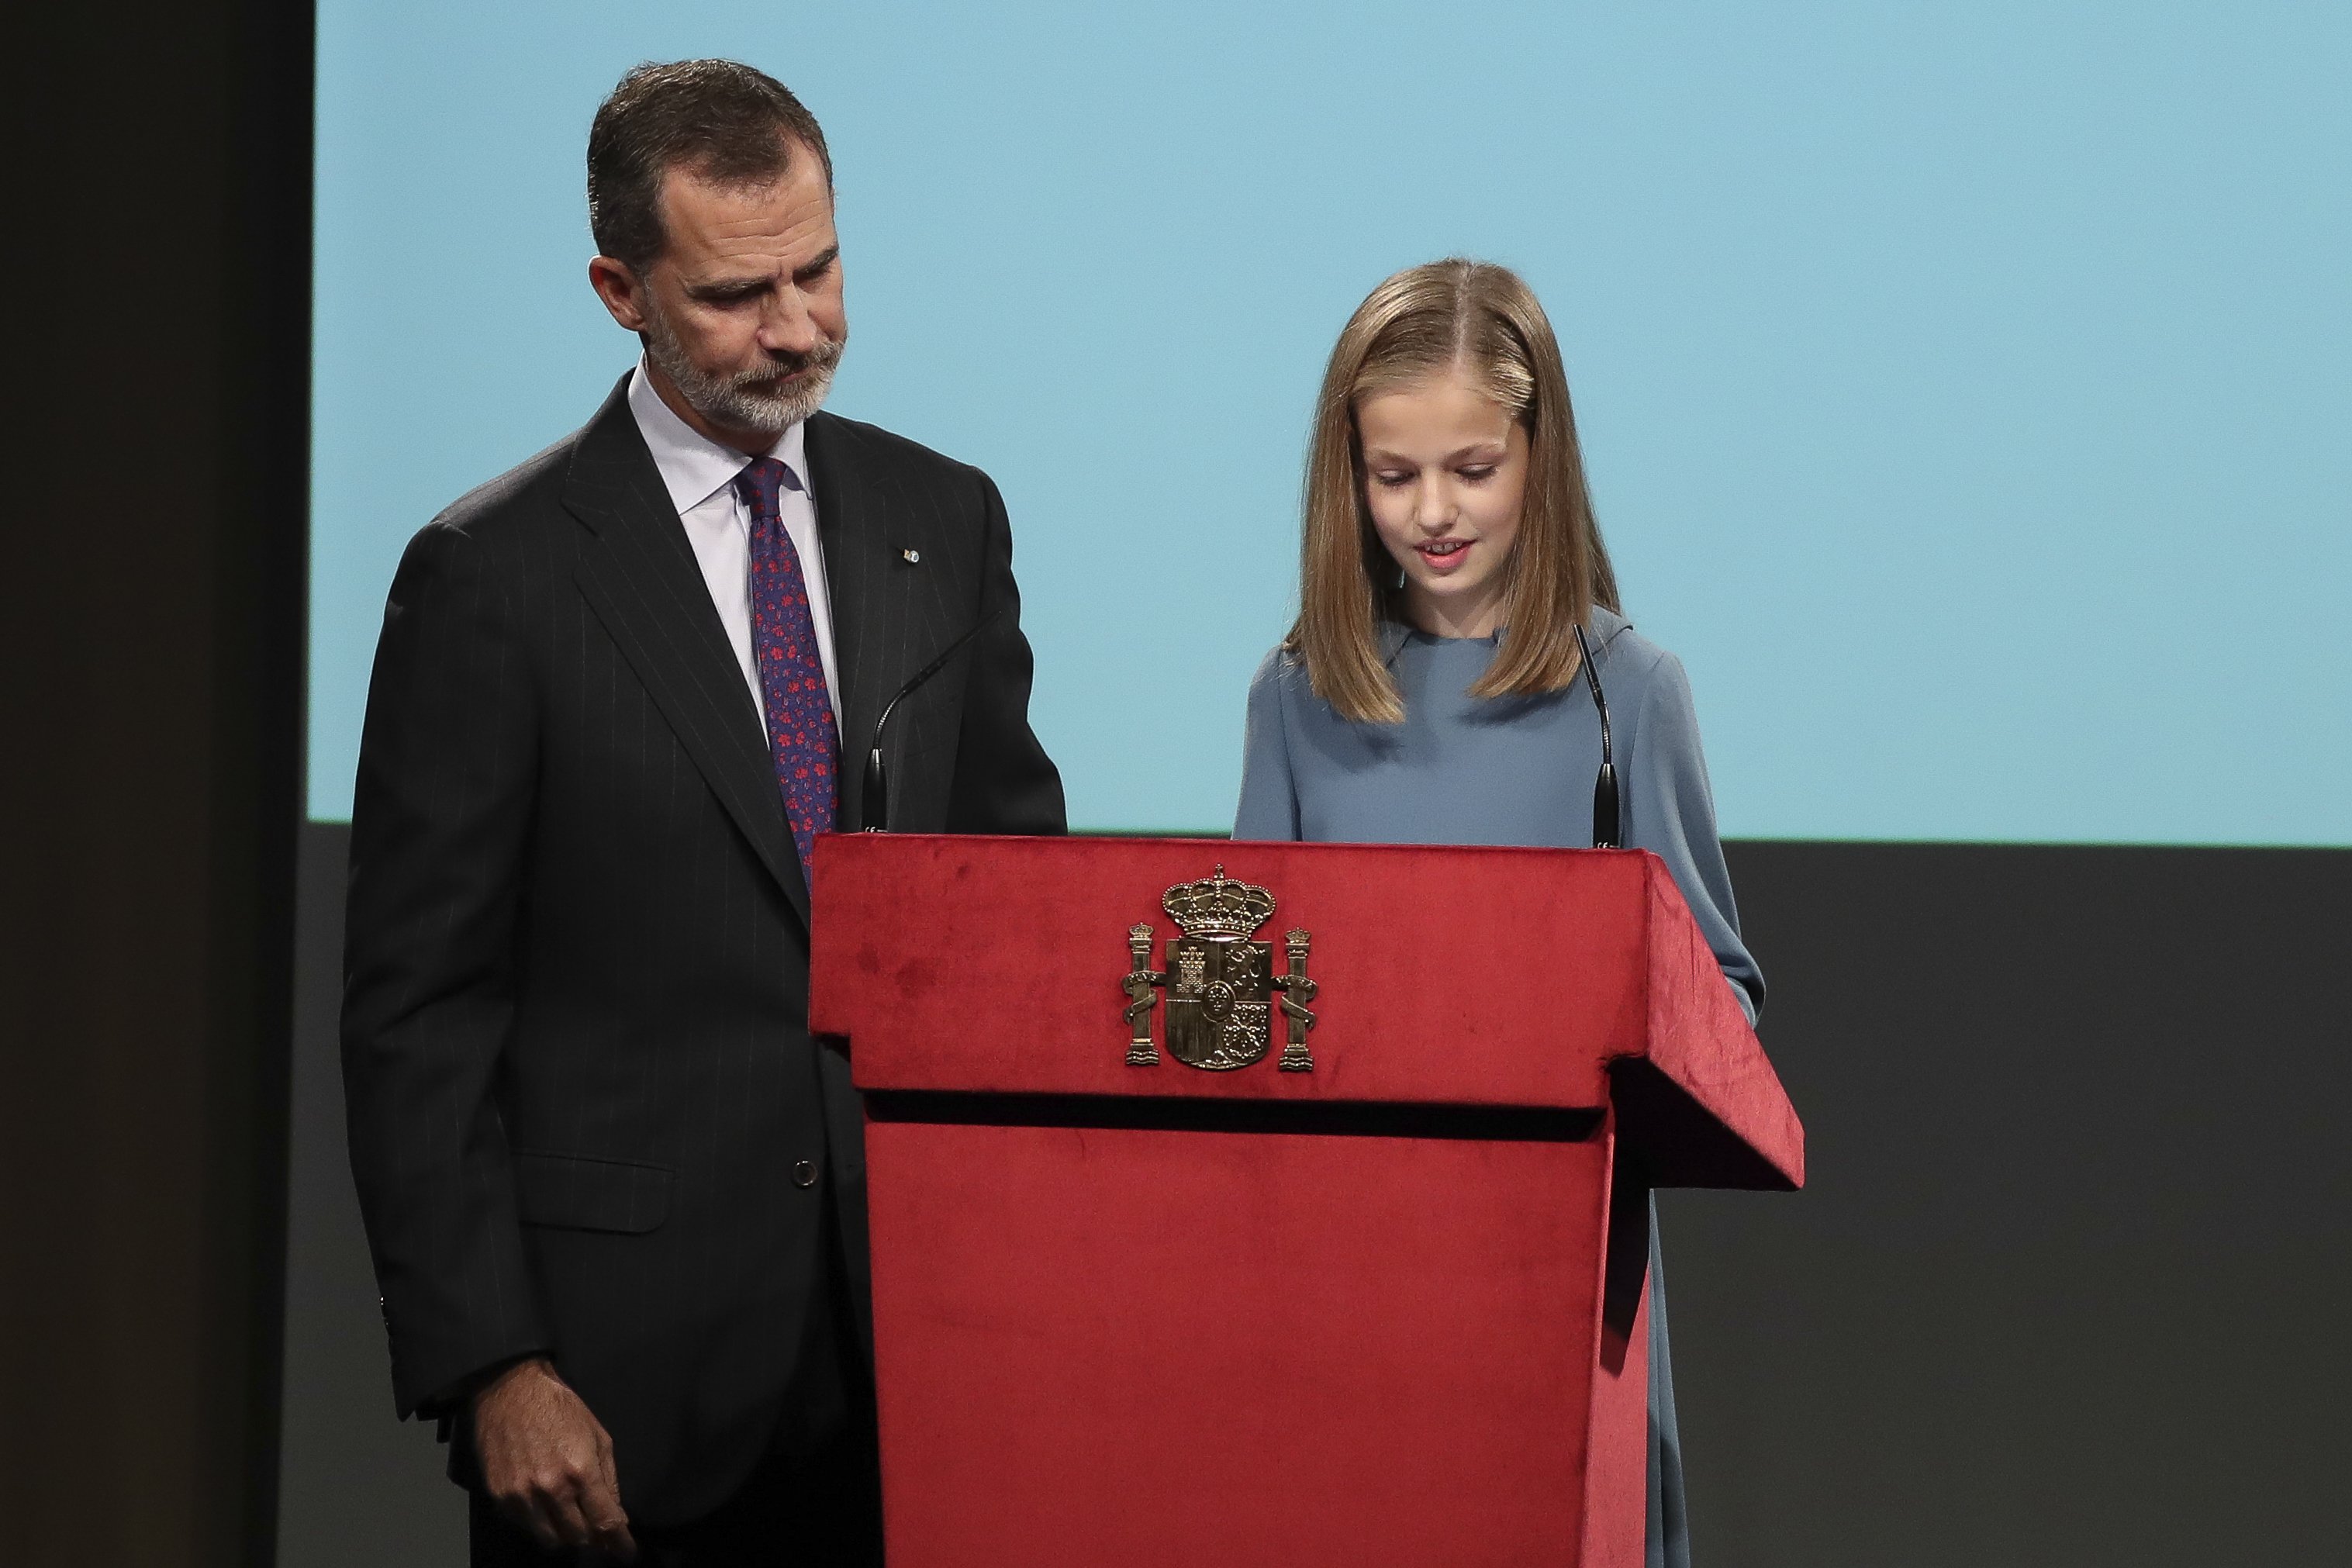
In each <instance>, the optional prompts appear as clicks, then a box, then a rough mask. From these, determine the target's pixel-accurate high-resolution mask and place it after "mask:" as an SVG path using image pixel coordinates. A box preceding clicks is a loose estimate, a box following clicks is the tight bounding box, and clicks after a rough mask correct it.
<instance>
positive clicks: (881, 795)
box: [857, 605, 1003, 833]
mask: <svg viewBox="0 0 2352 1568" xmlns="http://www.w3.org/2000/svg"><path fill="white" fill-rule="evenodd" d="M1002 609H1003V605H998V606H997V608H996V609H994V610H991V611H989V612H988V614H986V615H984V616H981V617H980V619H979V620H977V621H974V622H973V623H972V625H971V629H970V630H968V631H966V632H965V633H964V634H963V636H961V637H958V638H956V640H955V641H953V642H951V643H950V644H948V646H947V647H946V648H945V649H944V650H942V651H941V653H940V656H939V658H935V659H933V660H931V662H930V663H929V664H927V665H925V666H923V668H920V669H919V670H917V671H915V673H914V674H913V675H911V676H909V677H908V679H907V684H906V685H904V686H901V687H900V688H898V691H897V693H896V694H895V695H893V696H892V697H891V699H890V700H889V701H887V702H885V703H884V704H883V705H882V717H880V718H879V719H877V720H876V721H874V743H873V745H872V746H871V747H870V748H868V749H867V751H866V777H865V779H864V781H863V782H862V783H861V784H860V785H859V786H858V792H857V800H858V805H859V806H860V807H861V810H860V812H859V815H860V816H863V817H864V818H865V820H866V832H868V833H887V832H888V831H889V824H890V770H889V767H888V765H887V764H886V763H884V762H883V760H882V731H884V729H885V728H886V727H887V726H888V724H889V722H890V715H891V714H893V713H896V712H897V711H898V704H899V703H901V702H903V701H905V700H907V699H908V697H910V696H912V695H913V694H914V691H915V689H916V688H917V687H919V686H920V685H922V684H923V682H925V681H927V680H929V679H930V678H931V677H933V676H934V675H937V674H938V673H939V672H940V670H942V669H945V668H947V666H948V660H950V659H951V658H954V657H955V656H956V655H958V654H960V653H961V652H962V651H963V650H964V647H965V645H966V644H968V643H970V642H971V639H972V638H974V637H978V636H979V635H980V634H981V633H982V632H983V631H986V630H987V629H988V628H989V626H992V624H994V622H995V620H996V617H997V614H998V612H999V611H1001V610H1002Z"/></svg>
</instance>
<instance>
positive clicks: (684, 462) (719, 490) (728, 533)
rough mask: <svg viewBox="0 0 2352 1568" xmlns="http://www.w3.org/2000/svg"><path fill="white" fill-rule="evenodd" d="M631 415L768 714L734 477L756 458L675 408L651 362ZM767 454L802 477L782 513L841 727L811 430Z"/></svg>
mask: <svg viewBox="0 0 2352 1568" xmlns="http://www.w3.org/2000/svg"><path fill="white" fill-rule="evenodd" d="M629 412H630V413H631V414H634V415H635V416H636V420H637V429H638V432H639V433H640V434H642V435H643V436H644V437H645V438H646V446H647V447H651V448H652V449H653V454H654V467H655V468H658V469H660V470H661V477H662V483H663V484H664V485H665V486H666V487H667V488H668V490H669V500H670V504H671V505H672V506H674V507H676V508H677V520H678V521H679V522H680V523H682V524H683V525H685V528H686V541H687V542H688V544H690V545H692V546H693V547H694V559H695V561H696V562H697V563H699V564H700V566H701V567H702V581H703V583H704V584H705V585H706V586H708V587H709V590H710V602H711V604H712V605H715V606H717V608H718V610H719V625H720V626H723V627H725V628H726V631H727V642H728V646H729V647H732V648H733V649H734V650H735V662H736V663H737V664H738V665H740V667H741V668H742V670H743V683H744V684H745V685H747V686H749V687H750V688H751V701H752V703H753V705H754V706H756V707H757V708H758V709H759V710H760V711H761V713H762V714H765V713H766V712H767V709H768V705H767V703H766V701H765V700H762V698H761V695H760V661H759V657H758V656H757V655H756V654H754V653H753V652H752V651H751V508H750V507H748V506H746V505H744V504H743V498H742V497H741V496H740V494H738V493H737V491H736V489H735V476H736V475H738V474H740V473H741V472H742V471H743V470H744V469H745V468H750V467H751V458H747V457H745V456H744V455H743V454H742V453H740V452H739V451H737V450H735V448H734V447H722V446H720V445H719V443H718V442H716V441H713V440H712V439H710V437H708V436H705V435H703V434H702V432H700V431H699V430H697V429H696V428H695V427H694V426H691V425H688V423H687V422H686V421H685V420H683V419H680V418H679V417H678V416H677V414H675V413H673V412H672V411H671V409H670V406H669V405H668V404H667V403H664V402H663V401H662V400H661V394H659V393H657V392H656V391H655V390H654V386H653V383H652V382H651V381H650V380H648V379H646V364H645V361H644V360H642V359H640V360H639V361H638V362H637V368H636V373H635V374H633V375H632V376H630V377H629ZM768 456H770V457H772V458H777V459H778V460H780V461H781V462H782V464H783V465H784V467H786V468H790V469H791V470H792V471H793V478H794V479H798V480H799V481H800V485H799V487H798V488H797V489H795V488H794V487H793V486H792V485H789V484H788V485H785V486H784V487H783V488H782V490H781V491H780V492H779V494H778V496H777V498H776V499H777V500H778V502H779V503H780V504H781V506H782V511H783V521H784V533H785V535H786V536H787V537H789V538H790V539H791V540H792V542H793V549H794V550H795V551H798V552H800V558H801V575H802V576H803V578H805V579H806V580H807V583H808V597H809V619H810V620H811V621H812V622H813V623H814V625H815V628H816V652H817V658H820V659H822V660H823V661H824V690H825V696H826V697H827V698H828V699H829V700H831V701H832V703H833V718H834V725H835V728H836V729H838V728H839V727H840V723H841V676H840V674H839V673H838V672H837V671H836V670H835V668H834V660H833V596H832V595H830V594H829V593H827V592H826V590H825V582H824V545H823V544H822V543H821V542H819V541H818V539H817V536H816V501H815V500H814V497H813V496H812V495H811V493H810V489H809V470H808V431H807V426H805V425H804V424H796V425H794V426H793V427H792V428H791V429H789V430H786V431H785V432H784V433H783V434H782V436H779V437H776V444H775V445H774V446H773V447H770V448H768Z"/></svg>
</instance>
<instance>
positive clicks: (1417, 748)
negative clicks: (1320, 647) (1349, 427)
mask: <svg viewBox="0 0 2352 1568" xmlns="http://www.w3.org/2000/svg"><path fill="white" fill-rule="evenodd" d="M1591 632H1592V642H1593V655H1592V662H1593V669H1594V672H1595V673H1596V674H1598V675H1599V676H1600V678H1601V690H1602V692H1603V693H1604V694H1605V695H1606V696H1607V698H1608V700H1609V719H1610V728H1611V731H1612V742H1613V752H1614V756H1615V761H1616V764H1617V776H1618V780H1619V790H1620V793H1621V795H1622V803H1623V804H1622V813H1621V817H1622V820H1621V823H1620V829H1621V837H1622V841H1623V843H1624V844H1625V845H1626V846H1627V847H1629V848H1637V849H1648V850H1651V851H1654V853H1655V854H1656V855H1657V856H1658V858H1660V859H1662V860H1664V862H1665V863H1666V869H1667V870H1668V871H1669V872H1670V873H1672V875H1673V877H1674V879H1675V885H1676V886H1677V887H1679V888H1680V889H1682V894H1683V898H1684V900H1685V901H1686V902H1687V903H1688V904H1689V905H1690V909H1691V913H1692V914H1693V915H1694V916H1696V918H1697V921H1698V924H1699V929H1700V930H1701V931H1703V932H1705V933H1706V940H1707V943H1708V945H1709V946H1710V947H1712V948H1713V949H1714V950H1715V956H1716V961H1717V963H1720V964H1721V965H1722V966H1723V974H1724V978H1725V980H1726V981H1727V982H1728V983H1729V984H1730V985H1731V988H1732V992H1733V994H1734V995H1736V996H1737V997H1738V1001H1739V1005H1740V1006H1741V1007H1742V1008H1743V1009H1744V1010H1745V1011H1746V1012H1747V1014H1748V1018H1749V1020H1750V1021H1753V1020H1754V1019H1755V1017H1756V1016H1757V1013H1758V1011H1759V1009H1760V1008H1761V1007H1762V1006H1763V1004H1764V977H1763V975H1762V973H1760V972H1759V970H1758V969H1757V967H1756V961H1755V959H1754V958H1753V957H1751V956H1750V955H1749V954H1748V949H1747V947H1746V945H1745V944H1743V943H1742V942H1740V940H1739V914H1738V909H1737V908H1736V907H1735V906H1734V904H1733V902H1732V897H1731V875H1730V872H1729V871H1728V869H1727V868H1726V867H1725V865H1724V861H1723V846H1722V844H1721V842H1720V841H1719V840H1718V839H1717V837H1716V830H1715V800H1714V796H1713V795H1712V793H1711V792H1710V791H1709V790H1708V788H1707V782H1706V759H1705V757H1704V756H1703V755H1702V754H1701V753H1700V751H1699V742H1698V720H1697V716H1696V713H1695V712H1694V711H1693V710H1692V708H1691V696H1690V683H1689V681H1688V680H1687V679H1685V676H1684V674H1683V668H1682V665H1681V663H1680V662H1679V661H1678V660H1676V659H1675V657H1674V655H1672V654H1670V653H1668V652H1666V651H1665V650H1664V648H1661V647H1658V646H1657V645H1656V644H1654V643H1653V642H1651V641H1649V640H1648V639H1647V638H1645V637H1642V636H1640V635H1639V634H1638V633H1636V632H1635V631H1634V630H1633V626H1632V625H1631V624H1630V623H1629V622H1627V621H1626V620H1625V619H1624V617H1622V616H1618V615H1616V614H1614V613H1613V612H1612V611H1609V610H1606V609H1602V608H1601V607H1600V606H1598V605H1595V606H1594V607H1593V611H1592V626H1591ZM1500 640H1501V639H1500V637H1499V635H1498V636H1496V637H1431V636H1429V635H1427V634H1425V633H1423V632H1418V631H1412V630H1410V629H1408V628H1406V627H1405V626H1400V625H1397V624H1394V623H1391V624H1390V625H1389V626H1387V627H1386V628H1385V634H1384V637H1383V642H1382V653H1383V654H1384V656H1385V657H1386V658H1387V659H1388V667H1389V672H1390V674H1391V676H1393V677H1394V678H1395V679H1396V683H1397V689H1398V691H1399V692H1400V693H1401V694H1402V697H1403V698H1404V710H1405V717H1404V721H1403V722H1402V723H1401V724H1357V723H1352V722H1350V721H1348V720H1345V719H1342V718H1340V717H1339V714H1338V713H1336V712H1334V711H1333V710H1332V709H1331V707H1330V705H1329V704H1328V703H1326V702H1324V701H1323V700H1321V699H1320V698H1318V697H1317V696H1316V695H1315V693H1314V692H1313V690H1312V689H1310V688H1309V687H1308V685H1307V671H1306V668H1305V667H1304V666H1303V665H1301V664H1300V663H1299V662H1298V661H1297V659H1295V658H1292V657H1291V656H1289V655H1288V654H1286V653H1284V652H1283V651H1282V650H1281V649H1279V648H1277V649H1276V650H1275V651H1274V652H1273V653H1271V654H1269V655H1267V656H1266V659H1265V663H1264V664H1263V665H1261V666H1259V668H1258V672H1257V674H1256V676H1255V678H1254V679H1252V680H1251V682H1250V693H1249V725H1248V731H1247V735H1246V738H1245V741H1244V750H1243V760H1242V796H1241V805H1240V807H1239V808H1238V809H1237V810H1236V811H1235V813H1234V837H1235V838H1256V839H1286V838H1305V839H1317V840H1323V841H1329V842H1339V843H1356V844H1367V843H1369V844H1527V845H1539V846H1552V847H1565V848H1580V847H1585V846H1587V845H1590V844H1591V842H1592V780H1593V775H1594V774H1595V773H1597V772H1598V771H1599V769H1600V766H1601V720H1600V716H1599V714H1598V713H1597V712H1596V711H1595V710H1594V709H1593V706H1592V696H1591V692H1590V691H1589V690H1587V689H1586V688H1585V686H1584V683H1583V682H1582V680H1579V681H1577V683H1576V684H1574V685H1572V686H1570V687H1569V688H1567V689H1563V690H1560V691H1555V692H1549V693H1547V694H1545V695H1543V696H1540V697H1504V698H1492V699H1486V698H1474V697H1472V696H1470V695H1469V688H1470V687H1471V685H1472V684H1473V683H1475V681H1476V680H1477V679H1478V678H1479V677H1480V676H1481V675H1483V674H1485V673H1486V667H1487V665H1488V664H1489V663H1490V662H1491V661H1492V660H1493V658H1494V657H1495V650H1496V647H1497V646H1498V644H1499V643H1500ZM1650 1268H1651V1274H1650V1388H1649V1397H1650V1464H1649V1471H1650V1502H1649V1552H1648V1557H1649V1564H1650V1568H1689V1563H1690V1539H1689V1529H1688V1521H1687V1518H1686V1516H1685V1512H1684V1507H1683V1472H1682V1444H1681V1438H1680V1434H1679V1433H1678V1431H1677V1429H1676V1426H1675V1384H1674V1369H1673V1366H1672V1364H1671V1363H1670V1361H1669V1359H1668V1352H1667V1336H1666V1282H1665V1274H1664V1265H1663V1262H1662V1259H1661V1257H1660V1254H1659V1251H1658V1236H1657V1213H1656V1210H1655V1208H1653V1209H1652V1211H1651V1216H1650Z"/></svg>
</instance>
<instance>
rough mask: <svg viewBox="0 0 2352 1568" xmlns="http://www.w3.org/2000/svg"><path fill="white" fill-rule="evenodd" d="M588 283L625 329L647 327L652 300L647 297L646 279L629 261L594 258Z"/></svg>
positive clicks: (639, 329)
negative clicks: (640, 275)
mask: <svg viewBox="0 0 2352 1568" xmlns="http://www.w3.org/2000/svg"><path fill="white" fill-rule="evenodd" d="M588 286H589V287H590V288H591V289H595V290H596V298H598V299H599V300H604V309H605V310H609V311H610V312H612V316H613V320H614V321H618V322H619V323H620V324H621V325H622V327H623V328H625V329H626V330H627V331H632V332H642V331H645V330H646V317H647V314H648V312H647V310H646V306H647V305H648V303H650V301H648V300H646V280H645V279H643V278H640V277H639V276H638V275H637V273H636V270H635V268H632V267H630V265H629V264H628V263H627V262H625V261H616V260H614V258H612V257H609V256H596V257H591V258H589V261H588Z"/></svg>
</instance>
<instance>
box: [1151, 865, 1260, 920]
mask: <svg viewBox="0 0 2352 1568" xmlns="http://www.w3.org/2000/svg"><path fill="white" fill-rule="evenodd" d="M1196 864H1197V862H1196ZM1160 908H1161V909H1163V910H1167V911H1168V918H1169V919H1171V920H1172V921H1175V922H1176V923H1177V925H1178V926H1180V927H1181V928H1182V930H1183V932H1184V934H1185V935H1186V936H1200V937H1214V936H1226V937H1248V936H1251V935H1254V934H1255V932H1256V931H1257V928H1258V927H1260V926H1262V925H1264V924H1265V922H1266V917H1267V916H1269V915H1271V914H1273V913H1274V895H1273V894H1272V893H1269V892H1267V891H1266V890H1265V889H1264V888H1258V887H1253V886H1251V885H1250V884H1249V883H1247V882H1237V881H1235V880H1234V879H1232V878H1231V877H1228V876H1226V875H1225V868H1223V866H1219V867H1218V868H1216V869H1215V870H1214V871H1213V872H1211V873H1210V874H1209V875H1208V876H1205V877H1203V878H1202V879H1200V880H1199V881H1197V882H1180V883H1178V884H1177V885H1176V886H1175V887H1172V888H1171V889H1168V891H1167V892H1166V893H1165V894H1164V895H1162V896H1161V898H1160Z"/></svg>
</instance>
